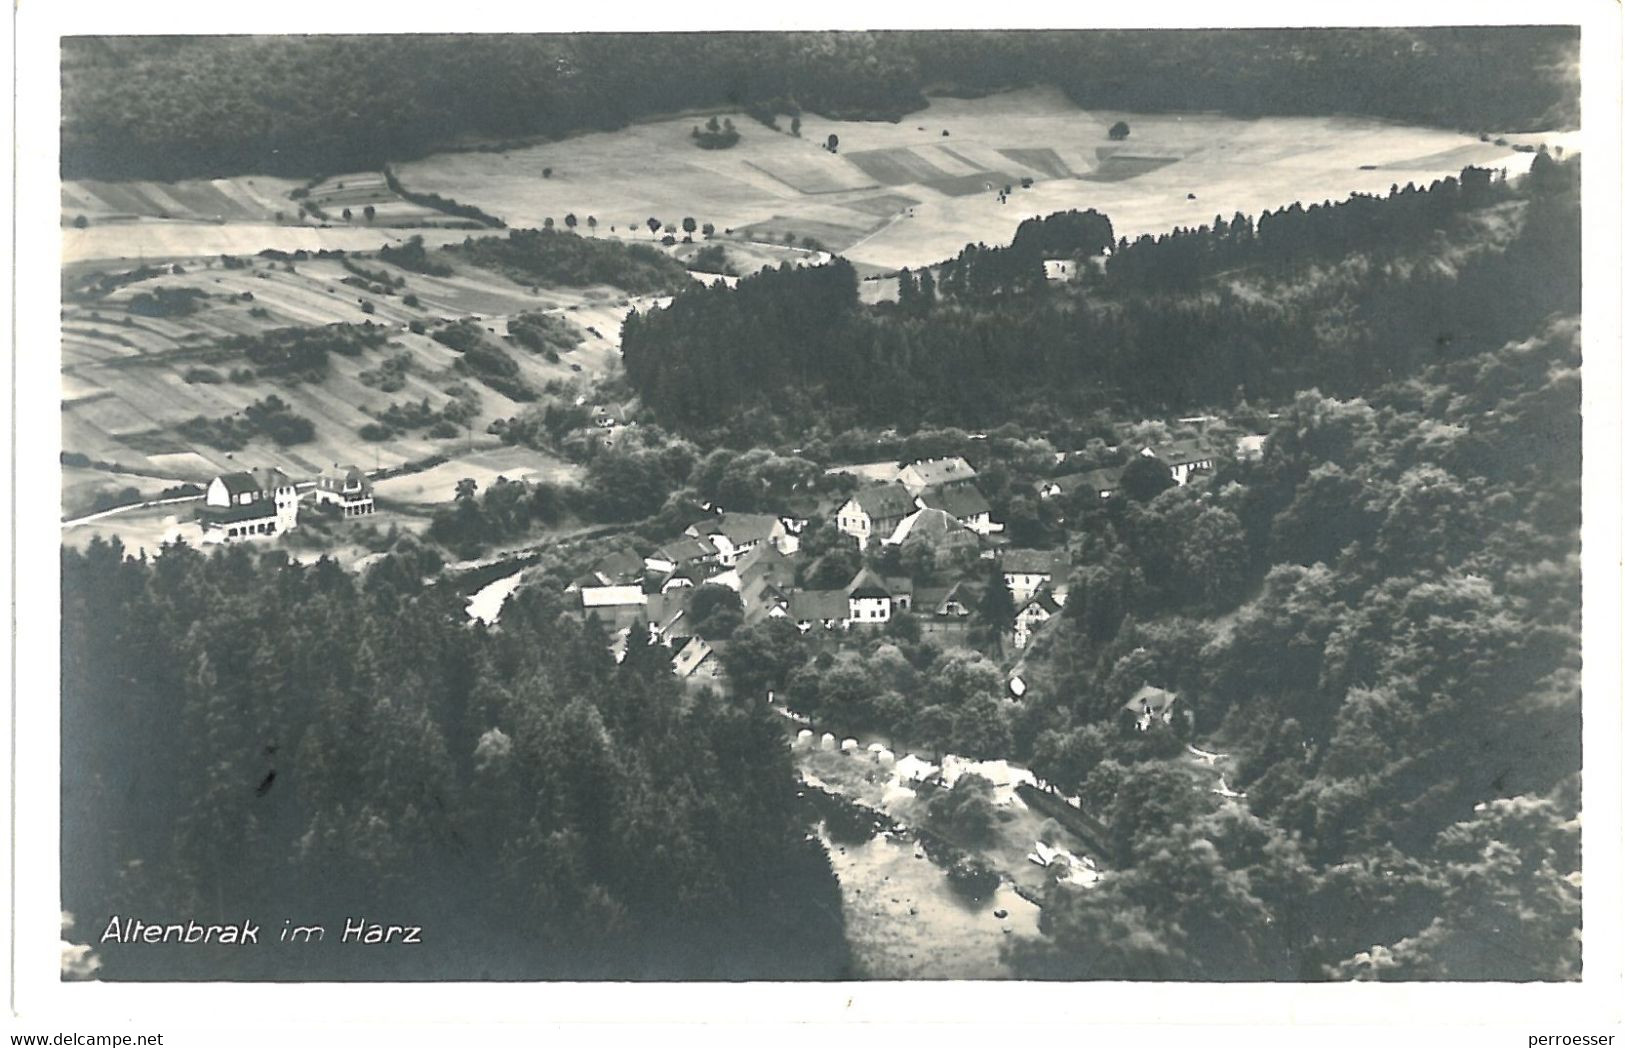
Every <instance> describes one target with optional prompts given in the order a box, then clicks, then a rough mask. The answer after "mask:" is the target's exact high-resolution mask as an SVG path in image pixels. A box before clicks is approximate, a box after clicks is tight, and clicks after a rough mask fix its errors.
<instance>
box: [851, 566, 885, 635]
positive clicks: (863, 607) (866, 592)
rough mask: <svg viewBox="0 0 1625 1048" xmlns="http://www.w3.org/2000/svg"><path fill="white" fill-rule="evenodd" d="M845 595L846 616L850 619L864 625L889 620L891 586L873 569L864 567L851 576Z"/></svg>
mask: <svg viewBox="0 0 1625 1048" xmlns="http://www.w3.org/2000/svg"><path fill="white" fill-rule="evenodd" d="M846 597H847V602H848V604H849V605H850V607H849V609H848V616H847V617H848V618H849V619H851V621H853V622H855V623H861V624H863V625H866V626H872V625H882V624H884V623H887V622H890V621H891V613H892V593H891V587H890V586H888V585H886V580H885V579H883V578H881V577H880V575H879V574H878V573H876V572H875V571H874V570H873V569H871V568H864V569H863V570H861V571H859V572H858V573H857V574H856V575H854V576H853V577H852V581H851V582H849V583H847V584H846Z"/></svg>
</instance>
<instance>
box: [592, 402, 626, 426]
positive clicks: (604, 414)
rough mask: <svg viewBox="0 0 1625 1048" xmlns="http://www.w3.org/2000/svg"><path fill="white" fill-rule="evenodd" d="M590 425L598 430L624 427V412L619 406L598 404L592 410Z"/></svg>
mask: <svg viewBox="0 0 1625 1048" xmlns="http://www.w3.org/2000/svg"><path fill="white" fill-rule="evenodd" d="M592 424H593V425H595V426H597V427H598V428H599V429H614V428H615V427H616V426H624V425H626V411H625V410H624V409H622V408H621V406H620V405H619V404H598V405H595V406H594V407H593V409H592Z"/></svg>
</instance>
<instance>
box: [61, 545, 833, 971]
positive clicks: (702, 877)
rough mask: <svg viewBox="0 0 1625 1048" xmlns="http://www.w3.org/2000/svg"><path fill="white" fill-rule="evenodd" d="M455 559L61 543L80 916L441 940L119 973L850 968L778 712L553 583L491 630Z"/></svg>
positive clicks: (281, 952) (140, 949) (66, 803)
mask: <svg viewBox="0 0 1625 1048" xmlns="http://www.w3.org/2000/svg"><path fill="white" fill-rule="evenodd" d="M439 566H440V558H439V556H438V555H437V554H435V553H434V552H433V551H432V550H429V549H426V548H422V547H418V546H415V545H414V544H412V543H411V542H410V541H407V542H406V543H404V544H402V545H400V546H398V547H397V548H396V550H395V552H394V553H393V554H392V555H391V556H390V557H388V558H386V559H385V560H384V562H382V563H380V564H379V565H377V566H375V567H373V568H372V569H371V570H369V571H368V572H367V573H366V575H365V576H364V577H361V578H357V577H356V576H355V575H353V574H352V573H350V572H348V571H346V570H345V569H343V568H341V567H339V566H338V565H337V564H335V563H333V562H332V561H329V560H325V559H324V560H321V561H319V562H317V563H315V564H310V565H301V564H299V563H297V562H294V561H291V560H289V559H288V557H287V556H286V554H285V553H282V552H280V551H270V552H265V553H263V554H259V553H256V551H253V550H249V549H247V548H244V547H232V548H230V549H228V550H224V551H219V552H216V553H215V554H213V555H211V556H204V555H203V554H201V553H199V552H198V551H196V550H195V549H191V548H188V547H186V546H184V545H178V544H177V545H169V546H166V547H165V548H164V549H163V550H162V551H161V552H160V553H158V555H157V556H154V557H147V556H144V555H143V556H140V557H130V556H127V555H126V554H125V553H124V551H123V550H122V549H121V548H120V547H119V546H117V545H116V544H107V543H105V542H101V541H99V540H98V541H96V542H94V543H92V544H91V546H90V547H89V548H88V549H87V550H85V551H83V552H76V551H73V550H69V549H65V550H64V551H63V554H62V571H63V576H62V578H63V583H62V585H63V597H64V600H63V621H62V639H63V649H62V650H63V653H64V658H63V666H62V696H63V701H62V728H63V735H62V738H63V751H62V767H63V776H62V790H63V793H62V805H63V812H64V813H65V815H66V817H65V818H64V820H63V837H62V855H63V858H64V861H63V866H62V868H63V877H64V881H63V907H64V909H67V910H69V911H71V912H73V913H76V914H78V915H80V917H81V919H82V920H83V921H84V923H85V925H86V926H89V925H91V924H95V925H97V934H98V935H99V933H100V928H101V927H102V926H103V925H105V921H106V918H107V915H108V914H126V915H130V916H135V917H140V918H142V919H147V920H155V921H162V920H165V919H170V918H176V915H183V916H186V917H191V918H193V919H196V920H198V921H199V922H215V923H218V922H233V921H239V920H241V919H243V918H244V917H245V916H246V917H252V918H256V919H259V920H262V921H263V923H265V924H266V925H269V926H271V927H273V928H276V927H280V925H281V922H282V920H283V919H291V920H292V921H293V923H294V924H295V925H309V924H324V925H326V926H327V927H328V928H329V929H338V928H340V927H342V924H343V922H344V921H345V920H346V919H348V918H354V917H357V916H360V915H366V916H367V917H368V918H369V919H370V920H377V921H383V922H386V923H398V924H411V925H421V926H423V928H424V933H423V937H424V943H425V945H424V946H422V947H420V948H416V949H410V950H407V949H391V950H385V949H378V950H370V951H356V950H354V949H353V948H351V949H346V948H345V947H344V946H343V945H342V944H340V943H338V942H337V941H336V935H335V934H330V935H329V936H328V938H327V940H326V941H325V942H323V943H321V944H317V945H313V946H304V945H300V946H287V945H270V946H264V945H262V946H261V947H260V948H259V949H247V950H243V949H236V948H233V947H231V946H224V947H207V946H192V947H186V948H184V949H175V948H173V947H171V948H169V949H164V948H162V947H156V946H143V945H140V944H136V945H114V944H107V945H99V946H97V955H98V956H99V957H100V959H101V960H102V962H103V965H104V967H103V969H102V973H101V974H102V976H103V977H106V978H112V979H138V980H146V979H160V980H190V979H210V980H214V979H221V978H230V979H272V980H277V979H298V980H309V979H331V980H369V979H389V980H396V979H406V980H412V979H450V978H456V979H548V978H551V979H559V978H573V979H585V978H594V979H659V978H668V979H669V978H679V977H680V978H688V979H742V978H754V979H789V978H798V979H806V978H814V979H820V978H822V979H828V978H838V977H840V976H841V975H842V974H843V972H844V971H845V966H846V963H847V961H846V945H845V940H844V937H843V931H842V922H841V909H840V900H839V892H838V888H837V885H836V882H835V879H834V875H833V873H832V872H831V870H830V866H829V861H828V859H827V857H826V856H825V855H824V853H823V851H822V849H821V848H820V847H819V845H818V843H817V841H816V840H813V841H811V842H809V841H808V840H807V839H806V834H807V832H808V829H809V826H808V824H807V813H806V812H805V811H804V810H803V808H802V806H801V803H800V802H799V801H798V794H797V789H796V781H795V778H794V775H793V773H792V770H791V766H790V761H789V754H788V751H787V750H786V748H785V746H784V739H783V728H782V727H781V725H780V722H779V718H777V717H776V716H774V715H773V714H772V713H770V712H769V711H768V710H767V709H766V708H765V707H763V706H761V705H759V704H750V705H745V704H741V703H738V702H735V701H733V700H731V699H729V698H726V697H724V696H721V695H718V694H716V693H714V692H705V693H701V694H697V695H696V694H689V695H687V696H684V695H683V694H681V693H680V689H679V687H678V684H677V682H676V680H675V678H673V676H672V674H671V670H670V664H669V661H668V659H669V656H666V657H662V654H661V653H663V651H664V649H660V648H649V649H644V650H636V651H634V652H633V653H632V655H631V656H629V657H628V658H627V659H626V660H625V661H624V662H622V663H620V664H617V663H616V662H615V661H614V660H613V659H612V658H611V656H610V653H609V650H608V636H607V634H605V633H604V632H603V631H602V630H600V629H598V628H597V627H596V624H595V623H593V624H588V625H586V626H583V625H582V624H581V623H579V622H578V621H575V620H572V619H570V618H568V617H561V614H560V613H561V611H562V610H563V607H562V604H561V603H560V599H561V598H560V597H559V595H558V593H557V592H556V591H542V590H528V591H527V592H526V593H524V594H520V595H518V596H516V597H515V598H514V599H513V600H512V601H510V602H509V604H508V605H507V607H506V608H505V609H504V612H503V620H502V628H501V629H500V630H487V629H485V628H483V627H480V626H477V625H471V624H470V623H469V622H468V619H467V616H466V615H465V614H464V612H463V607H462V600H463V598H462V597H461V595H459V594H458V593H457V592H456V591H455V590H454V589H453V588H451V587H450V586H447V585H442V584H438V583H433V582H428V583H426V582H425V581H424V580H425V578H426V577H428V576H433V575H434V574H436V572H437V571H438V568H439ZM88 812H94V813H96V814H95V817H94V818H82V817H78V816H77V815H76V813H88ZM267 936H269V933H267Z"/></svg>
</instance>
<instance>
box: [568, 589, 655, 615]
mask: <svg viewBox="0 0 1625 1048" xmlns="http://www.w3.org/2000/svg"><path fill="white" fill-rule="evenodd" d="M648 603H649V597H648V594H646V593H644V592H643V587H642V586H588V587H583V588H582V590H581V607H582V609H583V610H585V611H591V610H592V609H594V608H627V607H633V606H636V607H640V608H641V607H645V606H647V605H648Z"/></svg>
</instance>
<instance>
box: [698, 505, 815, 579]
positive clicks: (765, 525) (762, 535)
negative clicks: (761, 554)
mask: <svg viewBox="0 0 1625 1048" xmlns="http://www.w3.org/2000/svg"><path fill="white" fill-rule="evenodd" d="M685 534H687V535H688V536H689V537H691V538H705V539H707V540H709V541H710V542H711V543H712V544H713V545H714V546H716V548H717V560H718V563H720V564H722V565H723V566H724V567H732V566H733V565H734V564H735V563H737V562H738V560H739V558H740V557H742V556H743V555H745V554H746V553H749V552H750V551H751V550H753V549H755V548H757V547H758V546H761V545H764V544H768V545H772V546H775V547H777V548H778V549H779V551H780V552H788V550H787V549H786V548H785V546H786V544H787V542H788V541H789V539H790V533H789V532H788V531H787V530H786V529H785V526H784V521H783V520H781V519H779V518H778V517H775V516H773V515H772V514H770V513H722V514H719V515H718V516H715V517H707V518H705V519H704V520H701V521H697V522H695V523H693V524H690V525H689V526H688V530H687V531H686V532H685ZM797 545H799V543H797Z"/></svg>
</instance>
